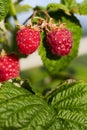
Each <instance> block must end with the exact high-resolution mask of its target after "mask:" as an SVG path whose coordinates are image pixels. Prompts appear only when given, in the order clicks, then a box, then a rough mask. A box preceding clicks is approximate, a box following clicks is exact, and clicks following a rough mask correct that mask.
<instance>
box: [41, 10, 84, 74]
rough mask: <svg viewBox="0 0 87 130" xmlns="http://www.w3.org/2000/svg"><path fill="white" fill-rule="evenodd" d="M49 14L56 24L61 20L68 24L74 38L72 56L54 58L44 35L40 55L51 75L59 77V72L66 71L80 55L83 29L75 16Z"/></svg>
mask: <svg viewBox="0 0 87 130" xmlns="http://www.w3.org/2000/svg"><path fill="white" fill-rule="evenodd" d="M49 13H50V16H51V17H52V18H54V20H55V21H56V22H58V21H59V20H60V21H61V22H62V23H66V26H67V28H68V29H69V30H70V31H71V32H72V36H73V47H72V49H71V52H70V54H69V55H68V56H62V57H58V56H54V55H53V54H52V53H51V52H50V50H49V48H48V46H47V44H46V35H45V33H42V43H41V45H40V47H39V54H40V56H41V59H42V61H43V63H44V65H45V67H46V69H47V70H48V71H49V72H50V74H52V75H58V72H59V71H61V70H64V69H65V68H66V67H67V66H68V65H69V63H70V62H71V61H72V60H73V58H74V57H76V55H77V53H78V48H79V43H80V38H81V36H82V28H81V26H80V24H79V21H78V19H77V18H76V17H75V16H73V15H71V16H69V15H66V14H65V13H64V12H62V11H60V10H59V11H57V12H56V11H55V12H49ZM77 30H78V31H77Z"/></svg>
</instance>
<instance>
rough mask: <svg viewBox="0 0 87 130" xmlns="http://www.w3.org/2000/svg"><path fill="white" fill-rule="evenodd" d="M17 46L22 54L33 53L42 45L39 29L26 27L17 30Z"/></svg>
mask: <svg viewBox="0 0 87 130" xmlns="http://www.w3.org/2000/svg"><path fill="white" fill-rule="evenodd" d="M16 41H17V46H18V49H19V52H20V53H22V54H26V55H28V54H31V53H33V52H34V51H36V49H37V48H38V46H39V45H40V33H39V31H38V30H35V29H31V28H28V27H25V28H23V29H21V30H19V31H18V32H17V35H16Z"/></svg>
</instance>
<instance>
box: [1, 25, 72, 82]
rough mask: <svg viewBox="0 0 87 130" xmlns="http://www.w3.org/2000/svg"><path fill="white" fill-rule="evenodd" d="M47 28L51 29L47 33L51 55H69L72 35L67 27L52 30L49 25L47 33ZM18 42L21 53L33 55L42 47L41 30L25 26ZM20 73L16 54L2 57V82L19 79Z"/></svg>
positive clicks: (18, 34)
mask: <svg viewBox="0 0 87 130" xmlns="http://www.w3.org/2000/svg"><path fill="white" fill-rule="evenodd" d="M41 25H42V24H41ZM47 26H48V28H50V29H49V31H47V32H46V44H47V46H48V47H49V49H50V51H51V53H53V55H57V56H65V55H69V53H70V50H71V48H72V33H71V32H70V31H69V30H68V29H67V28H65V27H64V28H63V27H62V28H61V27H58V28H52V29H51V26H50V24H49V23H48V24H46V26H43V28H44V30H45V31H46V30H48V29H47ZM49 26H50V27H49ZM43 28H42V29H43ZM16 41H17V46H18V50H19V52H20V53H22V54H25V55H29V54H32V53H33V52H35V51H36V50H37V49H38V47H39V46H40V42H41V37H40V30H38V29H35V28H33V27H29V26H23V28H20V30H18V32H17V34H16ZM19 72H20V65H19V59H18V58H17V56H16V55H15V54H4V55H2V54H1V55H0V82H3V81H6V80H9V79H11V78H16V77H18V76H19Z"/></svg>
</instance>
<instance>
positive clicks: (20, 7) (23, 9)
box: [15, 4, 32, 13]
mask: <svg viewBox="0 0 87 130" xmlns="http://www.w3.org/2000/svg"><path fill="white" fill-rule="evenodd" d="M15 9H16V12H17V13H21V12H27V11H29V9H32V7H31V6H30V5H27V4H26V5H19V4H15Z"/></svg>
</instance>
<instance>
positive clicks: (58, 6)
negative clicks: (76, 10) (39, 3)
mask: <svg viewBox="0 0 87 130" xmlns="http://www.w3.org/2000/svg"><path fill="white" fill-rule="evenodd" d="M60 9H61V10H63V11H64V12H65V13H66V14H68V15H71V14H70V12H69V9H68V8H67V7H66V6H65V5H63V4H57V3H50V4H48V5H47V10H48V12H55V11H58V10H60Z"/></svg>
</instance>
